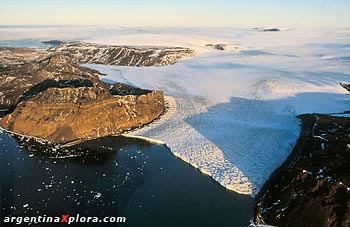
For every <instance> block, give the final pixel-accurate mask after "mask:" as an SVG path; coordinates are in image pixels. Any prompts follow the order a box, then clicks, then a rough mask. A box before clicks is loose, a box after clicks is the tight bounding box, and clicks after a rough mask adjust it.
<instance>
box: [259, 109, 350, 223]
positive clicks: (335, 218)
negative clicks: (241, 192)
mask: <svg viewBox="0 0 350 227" xmlns="http://www.w3.org/2000/svg"><path fill="white" fill-rule="evenodd" d="M343 115H344V117H336V116H331V115H322V114H306V115H301V116H299V118H300V120H301V126H302V129H301V134H300V138H299V140H298V141H297V144H296V145H295V147H294V149H293V151H292V153H291V154H290V156H289V157H288V159H287V160H286V161H285V162H284V164H283V165H282V166H280V167H279V168H278V169H277V170H276V171H275V172H274V173H273V174H272V175H271V177H270V179H269V180H268V181H267V182H266V183H265V185H264V186H263V188H262V189H261V190H260V193H259V194H258V195H257V197H256V208H255V223H257V224H265V223H267V224H269V225H273V226H293V227H295V226H300V227H303V226H344V227H345V226H350V175H349V173H350V118H348V117H346V113H344V114H343Z"/></svg>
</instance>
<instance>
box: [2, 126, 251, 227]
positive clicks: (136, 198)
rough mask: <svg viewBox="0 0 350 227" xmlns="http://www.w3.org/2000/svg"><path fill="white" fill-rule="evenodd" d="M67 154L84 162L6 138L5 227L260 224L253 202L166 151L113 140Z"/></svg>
mask: <svg viewBox="0 0 350 227" xmlns="http://www.w3.org/2000/svg"><path fill="white" fill-rule="evenodd" d="M52 146H54V145H52ZM45 150H51V151H50V153H47V152H44V151H45ZM54 150H56V149H55V148H54ZM64 152H69V153H74V154H79V155H78V156H77V157H67V158H53V157H54V156H56V155H52V154H55V152H53V151H52V149H51V148H50V149H49V148H48V147H47V146H46V145H40V144H37V143H33V142H32V141H29V142H26V139H24V140H22V142H21V141H20V140H19V139H14V138H13V137H11V136H9V135H8V134H6V133H0V170H1V181H0V194H1V201H0V202H1V206H0V207H1V208H2V209H1V211H0V212H1V213H0V214H1V219H3V218H4V217H5V216H11V215H12V216H39V215H47V216H60V215H61V214H69V215H71V216H72V215H76V214H80V215H85V216H98V217H104V216H125V217H126V218H127V220H126V223H123V224H119V225H118V226H154V227H157V226H215V227H220V226H231V227H232V226H239V227H241V226H245V225H247V223H248V222H249V219H250V218H251V217H252V212H253V200H252V198H250V197H248V196H243V195H239V194H237V193H234V192H232V191H228V190H226V189H225V188H223V187H221V186H220V185H218V184H217V183H216V182H215V181H213V180H212V179H210V178H209V177H207V176H205V175H203V174H201V173H200V172H199V171H197V170H195V169H194V168H192V167H191V166H189V165H188V164H186V163H184V162H183V161H181V160H180V159H177V158H176V157H174V156H173V155H172V154H171V153H170V151H169V150H168V149H167V148H166V147H164V146H158V145H153V144H150V143H147V142H145V141H141V140H137V139H131V138H124V137H106V138H101V139H97V140H94V141H89V142H86V143H84V144H81V145H79V146H75V147H72V148H69V149H66V150H64V151H63V153H64ZM56 153H57V152H56ZM60 155H62V153H60V154H59V155H58V156H60ZM55 225H60V224H41V225H34V226H55ZM65 225H67V224H65ZM5 226H11V225H5ZM69 226H111V225H106V224H103V225H102V224H100V225H96V224H86V223H85V224H80V225H77V224H75V225H74V224H71V225H69ZM113 226H117V225H116V224H114V225H113Z"/></svg>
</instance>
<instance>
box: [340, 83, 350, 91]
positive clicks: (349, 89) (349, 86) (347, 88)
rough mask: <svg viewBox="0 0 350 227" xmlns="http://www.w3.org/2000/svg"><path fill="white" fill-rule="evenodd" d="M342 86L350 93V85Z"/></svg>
mask: <svg viewBox="0 0 350 227" xmlns="http://www.w3.org/2000/svg"><path fill="white" fill-rule="evenodd" d="M340 86H342V87H343V88H344V89H346V90H347V91H348V92H350V84H343V83H340Z"/></svg>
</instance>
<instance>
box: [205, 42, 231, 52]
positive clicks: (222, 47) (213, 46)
mask: <svg viewBox="0 0 350 227" xmlns="http://www.w3.org/2000/svg"><path fill="white" fill-rule="evenodd" d="M205 46H206V47H211V48H213V49H216V50H226V47H227V44H211V43H209V44H205Z"/></svg>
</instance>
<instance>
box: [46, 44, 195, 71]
mask: <svg viewBox="0 0 350 227" xmlns="http://www.w3.org/2000/svg"><path fill="white" fill-rule="evenodd" d="M48 51H50V52H60V53H66V54H69V56H70V57H71V58H72V59H74V60H75V61H77V62H80V63H92V64H105V65H119V66H163V65H171V64H174V63H176V62H177V61H178V60H179V59H180V58H184V57H192V56H193V55H194V51H193V50H191V49H189V48H183V47H157V48H152V47H147V48H141V47H138V48H136V47H129V46H109V45H100V44H91V43H83V42H67V43H62V44H60V45H58V46H55V47H51V48H49V49H48Z"/></svg>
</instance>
